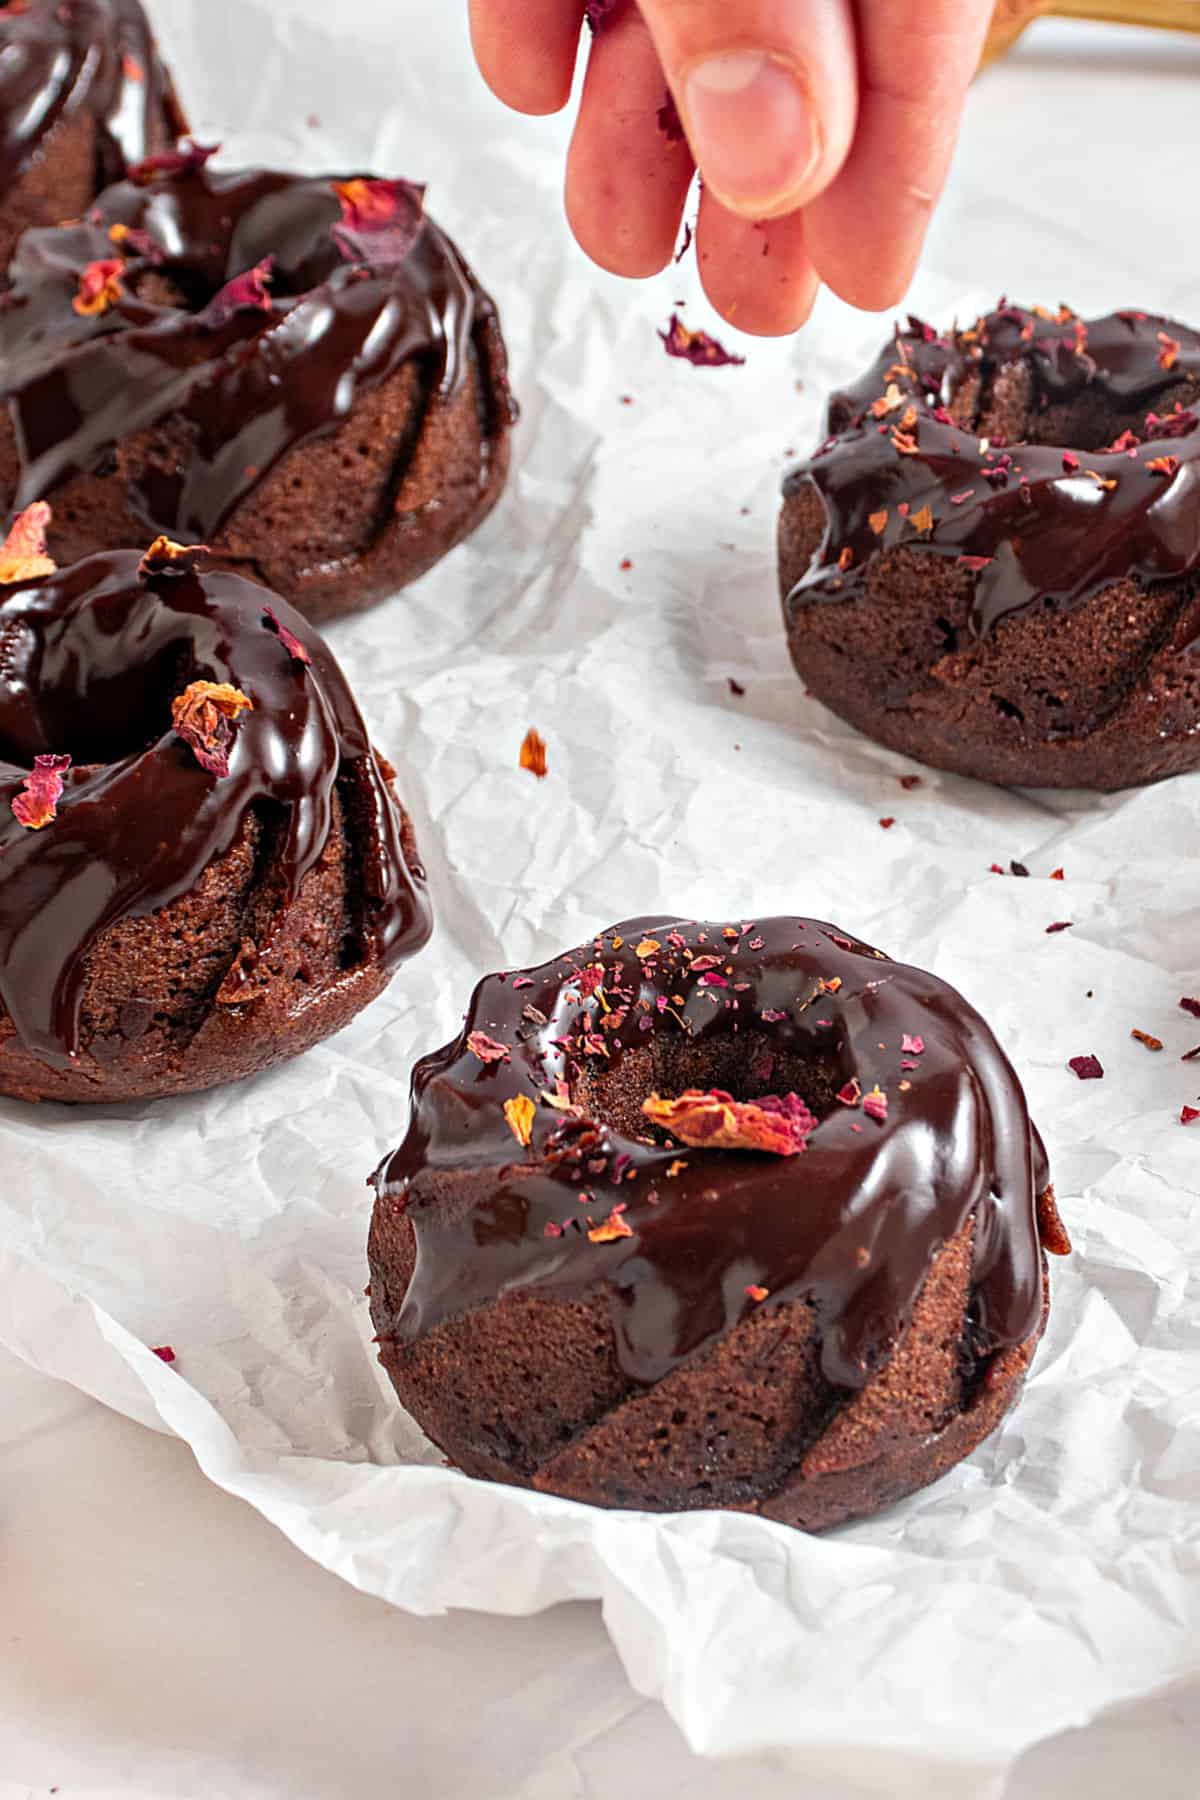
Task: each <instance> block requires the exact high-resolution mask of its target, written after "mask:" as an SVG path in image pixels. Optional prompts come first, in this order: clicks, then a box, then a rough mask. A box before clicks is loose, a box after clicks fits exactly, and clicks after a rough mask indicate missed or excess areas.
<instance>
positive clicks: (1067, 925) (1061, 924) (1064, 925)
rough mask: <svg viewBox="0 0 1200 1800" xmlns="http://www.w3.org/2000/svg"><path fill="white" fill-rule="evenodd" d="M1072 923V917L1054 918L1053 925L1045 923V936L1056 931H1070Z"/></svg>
mask: <svg viewBox="0 0 1200 1800" xmlns="http://www.w3.org/2000/svg"><path fill="white" fill-rule="evenodd" d="M1073 924H1074V920H1073V919H1055V921H1054V923H1053V925H1047V927H1046V936H1047V937H1050V936H1051V935H1052V934H1053V933H1054V932H1056V931H1070V929H1071V926H1072V925H1073Z"/></svg>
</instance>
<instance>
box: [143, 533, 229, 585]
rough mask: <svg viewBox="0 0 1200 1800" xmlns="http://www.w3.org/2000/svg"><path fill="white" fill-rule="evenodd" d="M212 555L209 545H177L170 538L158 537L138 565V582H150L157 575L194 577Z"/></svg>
mask: <svg viewBox="0 0 1200 1800" xmlns="http://www.w3.org/2000/svg"><path fill="white" fill-rule="evenodd" d="M211 555H212V552H211V550H210V549H209V547H208V545H207V544H177V543H175V542H174V540H173V539H171V538H169V537H156V538H155V540H154V542H153V543H152V544H151V546H150V548H149V549H148V550H147V552H146V554H145V556H143V558H142V560H141V562H140V563H139V564H138V580H139V581H149V580H150V579H151V577H152V576H155V575H194V574H195V573H196V570H197V569H198V568H199V567H200V564H201V563H202V562H203V561H204V559H205V558H206V557H208V556H211Z"/></svg>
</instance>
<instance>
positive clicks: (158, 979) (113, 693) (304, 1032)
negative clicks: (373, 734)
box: [0, 508, 430, 1100]
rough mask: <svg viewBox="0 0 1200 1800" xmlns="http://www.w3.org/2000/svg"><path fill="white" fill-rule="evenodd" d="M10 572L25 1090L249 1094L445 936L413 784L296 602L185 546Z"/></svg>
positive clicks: (4, 649) (34, 563) (10, 821)
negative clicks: (406, 793)
mask: <svg viewBox="0 0 1200 1800" xmlns="http://www.w3.org/2000/svg"><path fill="white" fill-rule="evenodd" d="M45 510H46V509H45V508H34V509H31V512H30V513H28V514H26V515H24V516H23V517H22V519H20V520H18V522H17V525H16V527H15V528H14V531H13V533H12V534H11V535H10V538H9V541H8V543H7V544H6V546H5V549H4V552H3V554H2V555H0V583H3V585H0V871H2V878H0V1093H4V1094H10V1095H14V1096H15V1097H17V1098H19V1099H22V1100H39V1099H56V1100H127V1099H145V1098H152V1097H154V1096H157V1095H161V1094H172V1093H184V1092H188V1091H191V1090H193V1089H196V1088H205V1087H212V1086H215V1085H216V1084H218V1083H221V1082H227V1081H234V1080H237V1079H238V1078H239V1077H241V1076H243V1075H249V1074H251V1073H252V1072H254V1071H255V1070H258V1069H265V1068H267V1067H268V1066H269V1065H270V1064H272V1063H275V1062H279V1061H281V1060H282V1059H283V1058H285V1057H290V1056H295V1055H297V1054H298V1053H299V1052H300V1051H302V1050H306V1049H307V1048H308V1047H309V1046H310V1045H312V1044H315V1043H316V1042H318V1041H319V1040H320V1039H321V1038H324V1037H327V1036H328V1035H329V1034H330V1033H331V1032H333V1031H336V1030H338V1029H339V1028H340V1027H341V1026H342V1025H344V1024H346V1023H347V1022H348V1021H349V1020H350V1019H351V1018H352V1017H353V1016H354V1014H355V1013H357V1012H358V1011H359V1010H360V1009H361V1008H362V1007H363V1006H365V1005H366V1004H367V1002H368V1001H369V1000H372V999H374V997H375V996H376V995H377V994H378V993H379V992H380V991H381V990H382V988H383V987H384V986H385V985H386V983H387V981H388V979H389V978H390V976H391V974H392V972H393V970H394V969H395V967H396V965H397V964H398V963H399V962H400V961H401V959H402V958H404V957H406V956H409V955H411V954H412V953H413V952H414V951H416V950H418V949H419V948H420V947H421V945H422V944H424V942H425V941H426V939H427V938H428V936H429V931H430V917H429V907H428V902H427V900H426V897H425V890H424V881H423V874H422V870H421V867H420V865H419V863H418V861H417V856H416V848H415V845H414V842H413V836H412V829H411V825H410V823H409V820H408V817H407V815H406V814H405V813H404V811H403V810H402V808H401V807H400V806H399V804H398V803H397V801H396V800H395V798H394V796H393V793H392V788H391V783H392V771H391V770H389V769H388V767H387V765H386V764H384V763H381V762H380V760H379V758H378V756H377V755H376V753H375V752H374V751H373V750H372V748H371V744H370V740H369V738H368V736H367V732H366V728H365V726H364V725H363V722H362V719H361V717H360V716H359V712H358V709H357V707H356V706H355V704H354V701H353V699H352V697H351V695H350V692H349V689H348V688H347V686H346V682H345V679H344V677H343V676H342V674H341V671H340V670H339V668H338V666H337V664H336V663H335V662H334V660H333V657H332V656H331V654H330V652H329V650H328V649H327V648H326V646H325V645H324V644H323V643H322V642H321V640H320V638H319V637H318V636H317V635H316V633H315V632H313V631H312V629H311V628H310V627H309V626H307V625H306V624H305V622H304V620H302V619H301V618H300V616H299V615H298V614H297V613H295V612H293V611H292V609H291V608H290V607H289V606H288V605H287V604H286V603H285V602H284V601H283V600H280V599H278V598H277V597H276V596H275V595H273V594H270V593H267V592H266V591H265V590H264V589H262V588H261V587H259V586H257V585H256V584H254V583H251V582H248V581H244V580H243V579H242V578H241V577H240V576H237V575H234V574H231V573H226V572H216V573H202V572H201V570H200V568H199V566H198V564H199V562H200V552H198V551H196V550H186V549H184V548H183V547H182V546H180V545H173V544H170V543H168V542H167V541H166V540H160V541H159V542H157V543H156V544H155V545H153V546H152V547H151V549H150V550H149V551H148V552H147V553H146V555H145V556H139V554H138V552H137V551H127V550H125V551H114V552H111V553H109V554H106V555H100V556H94V557H89V558H88V559H87V560H85V561H83V562H80V563H76V564H74V565H73V566H72V567H70V568H64V569H60V570H58V571H57V572H56V571H55V569H54V564H53V563H52V562H51V561H50V560H49V559H48V558H47V557H46V555H45V553H44V543H43V542H42V541H40V536H39V534H40V531H41V529H42V528H43V526H44V518H43V517H42V516H41V515H44V513H45Z"/></svg>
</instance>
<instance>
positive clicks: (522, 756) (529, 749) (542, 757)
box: [517, 725, 546, 781]
mask: <svg viewBox="0 0 1200 1800" xmlns="http://www.w3.org/2000/svg"><path fill="white" fill-rule="evenodd" d="M517 762H518V764H519V766H520V767H521V768H522V769H528V770H529V773H530V774H531V775H534V776H536V777H537V779H538V780H539V781H544V780H545V777H546V740H545V738H544V737H543V736H542V735H541V733H540V732H539V731H535V730H534V728H533V726H532V725H531V726H530V727H529V730H528V731H527V732H526V733H525V736H524V737H523V738H522V739H521V749H520V752H519V754H518V757H517Z"/></svg>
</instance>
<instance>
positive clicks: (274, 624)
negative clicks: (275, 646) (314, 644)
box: [263, 606, 312, 663]
mask: <svg viewBox="0 0 1200 1800" xmlns="http://www.w3.org/2000/svg"><path fill="white" fill-rule="evenodd" d="M263 623H264V624H265V625H269V626H270V627H271V630H272V631H273V632H274V633H275V635H276V636H277V637H278V639H279V641H280V643H281V644H282V645H283V647H284V649H285V650H286V651H287V653H288V655H289V656H290V657H291V659H292V661H293V662H298V663H310V662H311V661H312V656H311V654H310V652H309V649H308V646H307V644H302V643H301V642H300V639H299V638H298V637H297V636H296V634H295V632H294V631H289V630H288V628H287V626H286V625H285V624H284V623H283V620H282V619H280V618H279V617H278V616H277V614H275V613H274V612H272V610H271V608H270V607H269V606H267V607H264V608H263Z"/></svg>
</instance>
